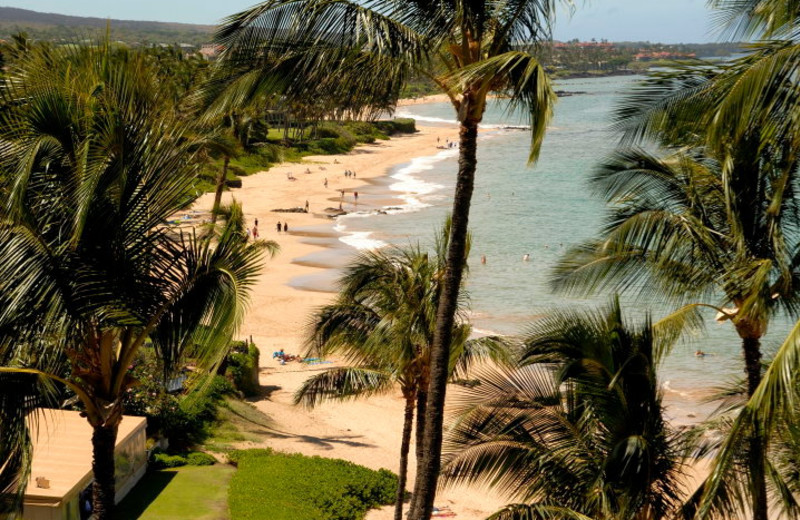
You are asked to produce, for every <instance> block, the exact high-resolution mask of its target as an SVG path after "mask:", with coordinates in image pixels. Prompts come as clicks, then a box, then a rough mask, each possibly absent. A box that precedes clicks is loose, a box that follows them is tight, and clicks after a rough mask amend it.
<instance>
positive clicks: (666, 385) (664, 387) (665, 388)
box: [661, 381, 690, 398]
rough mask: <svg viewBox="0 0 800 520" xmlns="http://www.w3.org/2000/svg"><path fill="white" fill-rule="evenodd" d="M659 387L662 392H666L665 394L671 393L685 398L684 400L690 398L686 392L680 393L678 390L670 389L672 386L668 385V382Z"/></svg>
mask: <svg viewBox="0 0 800 520" xmlns="http://www.w3.org/2000/svg"><path fill="white" fill-rule="evenodd" d="M661 387H662V388H663V389H664V390H666V391H667V392H672V393H673V394H678V395H679V396H681V397H686V398H688V397H690V396H689V394H688V393H687V392H681V391H680V390H675V389H674V388H672V385H670V382H669V381H664V383H663V384H662V385H661Z"/></svg>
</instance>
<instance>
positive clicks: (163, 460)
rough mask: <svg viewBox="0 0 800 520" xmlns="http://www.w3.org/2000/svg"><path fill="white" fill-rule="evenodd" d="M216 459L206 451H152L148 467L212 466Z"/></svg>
mask: <svg viewBox="0 0 800 520" xmlns="http://www.w3.org/2000/svg"><path fill="white" fill-rule="evenodd" d="M216 462H217V459H215V458H214V457H213V456H212V455H209V454H208V453H203V452H201V451H192V452H190V453H188V454H169V453H163V452H160V451H156V452H153V457H152V459H151V461H150V467H151V468H153V469H163V468H179V467H181V466H213V465H214V464H216Z"/></svg>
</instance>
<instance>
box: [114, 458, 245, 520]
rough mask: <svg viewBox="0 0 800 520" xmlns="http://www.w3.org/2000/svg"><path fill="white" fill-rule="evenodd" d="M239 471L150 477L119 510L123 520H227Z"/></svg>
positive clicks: (216, 468) (210, 469) (200, 469)
mask: <svg viewBox="0 0 800 520" xmlns="http://www.w3.org/2000/svg"><path fill="white" fill-rule="evenodd" d="M235 471H236V470H235V469H234V468H232V467H231V466H228V465H224V464H215V465H213V466H185V467H181V468H175V469H166V470H161V471H152V472H149V473H147V475H145V476H144V477H143V478H142V480H141V481H139V484H137V485H136V487H135V488H133V490H132V491H131V492H130V493H129V494H128V496H127V497H125V499H124V500H123V501H122V502H121V503H120V504H119V506H118V507H117V514H116V515H115V517H116V518H119V519H121V520H136V519H137V518H141V519H142V520H150V519H152V520H189V519H192V520H224V519H228V518H230V516H229V515H228V505H227V499H228V483H229V481H230V479H231V476H232V475H233V473H234V472H235Z"/></svg>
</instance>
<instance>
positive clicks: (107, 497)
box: [92, 423, 119, 520]
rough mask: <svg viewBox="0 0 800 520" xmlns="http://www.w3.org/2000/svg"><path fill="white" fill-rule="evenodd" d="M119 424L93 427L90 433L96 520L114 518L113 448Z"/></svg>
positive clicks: (93, 507) (93, 500)
mask: <svg viewBox="0 0 800 520" xmlns="http://www.w3.org/2000/svg"><path fill="white" fill-rule="evenodd" d="M118 430H119V423H115V424H113V425H111V426H109V425H105V424H104V425H100V426H95V427H94V431H93V433H92V472H93V473H94V483H93V485H92V509H93V511H94V514H95V518H97V520H109V519H111V518H113V516H114V495H115V493H116V489H115V485H114V447H115V446H116V444H117V431H118Z"/></svg>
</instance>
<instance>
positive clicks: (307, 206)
mask: <svg viewBox="0 0 800 520" xmlns="http://www.w3.org/2000/svg"><path fill="white" fill-rule="evenodd" d="M306 213H308V200H306Z"/></svg>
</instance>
